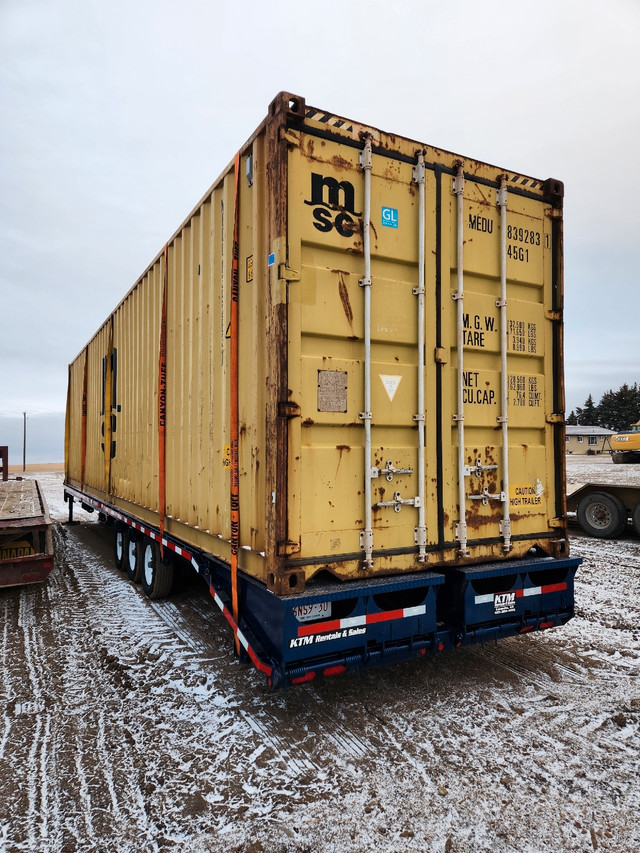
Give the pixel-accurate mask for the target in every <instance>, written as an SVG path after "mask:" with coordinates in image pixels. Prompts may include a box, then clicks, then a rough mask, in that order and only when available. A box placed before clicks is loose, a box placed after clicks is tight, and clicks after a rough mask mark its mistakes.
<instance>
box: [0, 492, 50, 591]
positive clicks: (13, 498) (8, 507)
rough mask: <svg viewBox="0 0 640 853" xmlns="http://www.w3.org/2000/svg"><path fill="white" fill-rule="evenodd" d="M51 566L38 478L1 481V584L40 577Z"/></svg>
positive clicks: (47, 519) (45, 511)
mask: <svg viewBox="0 0 640 853" xmlns="http://www.w3.org/2000/svg"><path fill="white" fill-rule="evenodd" d="M52 568H53V538H52V535H51V518H50V516H49V509H48V507H47V504H46V501H45V499H44V497H43V495H42V492H41V490H40V487H39V485H38V483H37V481H36V480H27V479H15V480H3V481H0V586H16V585H18V584H24V583H37V582H39V581H43V580H45V579H46V578H47V577H48V575H49V573H50V572H51V569H52Z"/></svg>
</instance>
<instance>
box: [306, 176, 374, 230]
mask: <svg viewBox="0 0 640 853" xmlns="http://www.w3.org/2000/svg"><path fill="white" fill-rule="evenodd" d="M304 203H305V204H310V205H311V206H312V207H314V208H315V210H314V211H313V218H314V219H315V222H314V223H313V226H314V228H317V229H318V231H322V233H323V234H327V233H328V232H329V231H331V230H332V229H333V228H335V229H336V231H337V232H338V234H340V236H341V237H351V236H352V235H353V234H354V233H355V232H356V231H357V230H358V222H357V217H358V216H362V213H358V212H357V211H356V209H355V191H354V189H353V184H351V183H349V181H337V180H336V179H335V178H326V177H324V175H318V174H316V173H315V172H312V173H311V198H310V199H309V200H306V199H305V202H304Z"/></svg>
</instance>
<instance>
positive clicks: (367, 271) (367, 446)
mask: <svg viewBox="0 0 640 853" xmlns="http://www.w3.org/2000/svg"><path fill="white" fill-rule="evenodd" d="M371 160H372V155H371V137H370V136H367V137H366V141H365V144H364V149H363V150H362V151H361V152H360V165H361V167H362V168H363V170H364V221H363V226H362V232H363V249H364V277H363V278H362V279H360V281H359V282H358V283H359V284H360V286H361V287H362V289H363V290H364V412H360V420H362V422H363V423H364V456H365V458H364V472H365V474H364V512H365V528H364V530H363V531H361V533H360V548H361V550H362V551H364V568H365V569H371V568H373V556H372V554H373V529H372V507H371V469H372V467H373V466H372V464H371V462H372V460H371V419H372V414H371V233H370V224H371V168H372V163H371Z"/></svg>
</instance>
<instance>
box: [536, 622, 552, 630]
mask: <svg viewBox="0 0 640 853" xmlns="http://www.w3.org/2000/svg"><path fill="white" fill-rule="evenodd" d="M555 624H556V623H555V622H554V621H553V620H550V621H549V622H541V623H540V625H539V626H538V627H539V628H540V630H541V631H544V630H545V628H553V627H554V625H555Z"/></svg>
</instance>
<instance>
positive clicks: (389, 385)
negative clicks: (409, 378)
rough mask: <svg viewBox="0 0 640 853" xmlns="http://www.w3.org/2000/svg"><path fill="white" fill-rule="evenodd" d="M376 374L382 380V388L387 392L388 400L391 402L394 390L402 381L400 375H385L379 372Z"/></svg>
mask: <svg viewBox="0 0 640 853" xmlns="http://www.w3.org/2000/svg"><path fill="white" fill-rule="evenodd" d="M378 376H379V377H380V379H381V380H382V384H383V385H384V390H385V391H386V392H387V395H388V396H389V400H390V401H391V402H392V403H393V398H394V397H395V396H396V391H397V390H398V385H399V384H400V382H401V381H402V376H387V375H386V374H384V373H379V374H378Z"/></svg>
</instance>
